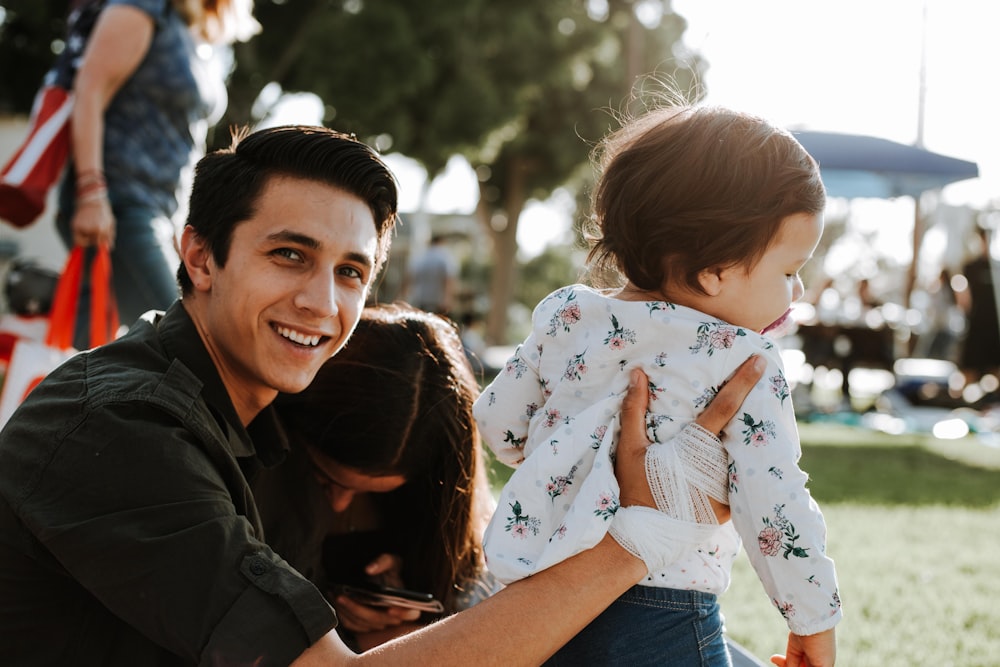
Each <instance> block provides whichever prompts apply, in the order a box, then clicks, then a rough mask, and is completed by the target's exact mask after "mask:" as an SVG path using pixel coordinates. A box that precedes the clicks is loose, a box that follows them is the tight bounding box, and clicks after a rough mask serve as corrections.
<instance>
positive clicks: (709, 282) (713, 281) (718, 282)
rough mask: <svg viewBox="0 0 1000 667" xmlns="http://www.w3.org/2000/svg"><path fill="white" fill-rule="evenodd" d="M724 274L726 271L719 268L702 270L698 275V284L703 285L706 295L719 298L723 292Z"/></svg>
mask: <svg viewBox="0 0 1000 667" xmlns="http://www.w3.org/2000/svg"><path fill="white" fill-rule="evenodd" d="M724 273H725V269H723V268H722V267H719V266H713V267H710V268H707V269H702V270H701V271H700V272H699V273H698V284H699V285H701V288H702V289H703V290H705V294H707V295H709V296H719V292H721V291H722V281H723V274H724Z"/></svg>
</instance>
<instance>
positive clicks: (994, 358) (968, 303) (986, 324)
mask: <svg viewBox="0 0 1000 667" xmlns="http://www.w3.org/2000/svg"><path fill="white" fill-rule="evenodd" d="M976 239H977V243H978V245H979V247H978V250H977V252H976V256H975V257H974V258H973V259H972V260H970V261H969V262H967V263H966V264H965V266H963V267H962V275H964V276H965V279H966V280H967V281H968V286H967V287H966V289H964V290H961V291H958V292H956V293H955V298H956V299H957V301H958V303H959V305H960V306H961V308H962V310H963V311H964V312H965V314H966V327H965V338H964V339H963V341H962V352H961V355H960V358H959V367H960V368H961V369H962V373H963V374H964V375H965V381H966V383H972V382H978V381H979V380H980V379H981V378H982V377H983V376H984V375H986V374H989V373H993V374H996V373H997V372H1000V321H998V319H997V301H996V294H995V293H994V288H993V264H992V260H991V258H990V237H989V232H988V231H987V230H985V229H983V228H982V227H977V228H976Z"/></svg>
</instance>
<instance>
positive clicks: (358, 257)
mask: <svg viewBox="0 0 1000 667" xmlns="http://www.w3.org/2000/svg"><path fill="white" fill-rule="evenodd" d="M347 259H349V260H351V261H352V262H357V263H358V264H363V265H364V266H365V267H366V268H368V269H372V268H373V267H374V266H375V258H374V257H372V256H371V255H366V254H365V253H363V252H349V253H347Z"/></svg>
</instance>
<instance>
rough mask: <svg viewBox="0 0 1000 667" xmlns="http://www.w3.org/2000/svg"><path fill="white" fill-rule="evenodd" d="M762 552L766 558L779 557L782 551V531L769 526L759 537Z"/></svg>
mask: <svg viewBox="0 0 1000 667" xmlns="http://www.w3.org/2000/svg"><path fill="white" fill-rule="evenodd" d="M757 544H759V545H760V552H761V553H762V554H764V555H765V556H777V555H778V551H780V550H781V531H780V530H778V529H777V528H775V527H774V526H767V527H765V528H764V530H762V531H760V533H759V534H758V535H757Z"/></svg>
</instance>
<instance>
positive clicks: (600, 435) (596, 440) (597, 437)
mask: <svg viewBox="0 0 1000 667" xmlns="http://www.w3.org/2000/svg"><path fill="white" fill-rule="evenodd" d="M607 432H608V425H607V424H601V425H600V426H598V427H597V428H596V429H594V432H593V433H591V434H590V448H591V449H600V448H601V443H602V442H603V441H604V436H605V434H606V433H607Z"/></svg>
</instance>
